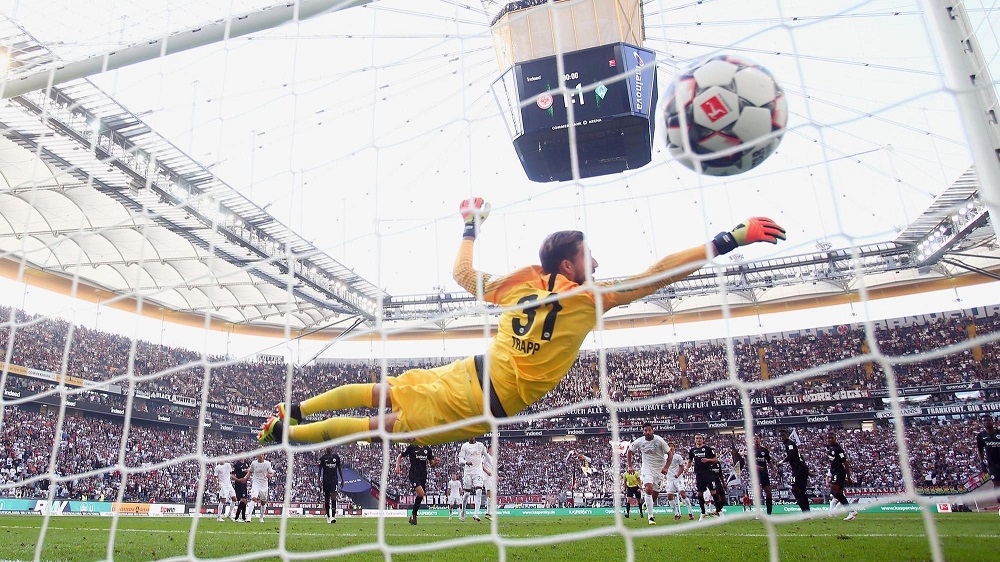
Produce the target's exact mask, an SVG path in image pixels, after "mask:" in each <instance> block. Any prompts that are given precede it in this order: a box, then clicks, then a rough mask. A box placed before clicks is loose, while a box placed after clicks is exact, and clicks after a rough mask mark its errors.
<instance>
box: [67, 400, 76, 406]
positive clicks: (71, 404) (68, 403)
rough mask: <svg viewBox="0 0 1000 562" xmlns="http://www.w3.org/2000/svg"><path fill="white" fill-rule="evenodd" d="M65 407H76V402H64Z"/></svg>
mask: <svg viewBox="0 0 1000 562" xmlns="http://www.w3.org/2000/svg"><path fill="white" fill-rule="evenodd" d="M66 405H67V406H76V400H67V401H66Z"/></svg>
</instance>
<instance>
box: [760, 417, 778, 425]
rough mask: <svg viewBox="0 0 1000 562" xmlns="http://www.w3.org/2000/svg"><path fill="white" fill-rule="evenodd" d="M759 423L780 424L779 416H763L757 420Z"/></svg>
mask: <svg viewBox="0 0 1000 562" xmlns="http://www.w3.org/2000/svg"><path fill="white" fill-rule="evenodd" d="M756 424H757V425H778V418H761V419H759V420H757V422H756Z"/></svg>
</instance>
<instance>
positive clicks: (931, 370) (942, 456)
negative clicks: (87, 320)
mask: <svg viewBox="0 0 1000 562" xmlns="http://www.w3.org/2000/svg"><path fill="white" fill-rule="evenodd" d="M0 322H2V323H3V328H2V329H0V345H2V346H3V349H6V350H7V352H8V354H9V357H10V360H9V363H10V364H11V365H16V366H21V367H25V368H30V369H36V370H39V371H45V372H49V373H58V374H65V375H68V376H72V377H79V378H80V379H84V380H86V381H91V382H99V383H100V382H103V383H106V384H104V385H103V386H101V385H98V386H96V387H94V386H91V387H88V388H87V389H86V390H84V389H72V390H69V391H68V393H67V398H68V399H70V400H74V401H76V402H77V403H79V402H81V401H82V402H85V403H90V404H101V405H104V406H110V407H115V408H121V409H124V408H125V407H126V406H127V405H128V404H129V399H128V398H129V397H128V396H126V395H124V394H121V393H116V392H115V391H114V387H113V386H110V384H112V383H113V384H117V385H118V386H120V387H121V386H127V382H128V381H129V380H130V379H129V376H132V377H141V380H135V379H134V378H133V379H132V380H133V381H134V382H135V387H136V388H137V389H138V390H140V391H142V392H145V393H146V396H147V397H141V396H140V394H136V395H135V396H133V397H132V405H133V408H134V410H135V411H140V412H150V413H153V414H164V415H176V416H181V417H187V418H198V417H199V414H200V406H199V405H198V401H196V400H194V397H199V396H201V389H202V383H203V380H204V377H205V376H206V374H207V375H208V376H210V379H209V401H210V403H211V404H217V405H226V406H227V407H228V408H229V410H228V411H221V410H220V409H218V408H215V407H211V408H208V409H207V417H208V420H206V421H218V422H220V423H229V424H234V425H235V424H241V425H252V424H255V423H257V420H256V419H253V416H248V415H247V412H249V411H250V408H252V407H258V408H259V407H261V406H262V405H269V404H273V403H274V402H276V401H278V400H280V397H281V396H282V394H283V392H284V388H285V377H287V376H292V377H294V378H295V384H294V385H293V389H294V391H295V395H294V397H293V398H302V397H303V394H304V393H307V392H311V391H312V390H313V389H316V388H330V387H333V386H338V385H341V384H345V383H351V382H362V381H371V380H373V379H378V378H379V377H380V376H381V372H380V371H379V369H378V368H376V367H373V366H370V365H367V364H363V363H357V362H354V363H342V364H336V363H322V364H315V365H309V366H306V367H304V368H299V367H294V366H289V365H287V364H285V363H284V362H282V361H280V360H278V361H275V360H273V359H267V360H254V361H236V360H232V359H229V358H224V357H206V356H202V355H200V354H198V353H197V352H194V351H190V350H185V349H179V348H171V347H164V346H159V345H154V344H152V343H149V342H133V341H132V340H130V339H128V338H126V337H124V336H119V335H115V334H111V333H108V332H103V331H99V330H93V329H89V328H85V327H80V326H74V325H71V324H70V323H68V322H65V321H61V320H55V319H50V318H46V317H41V316H33V315H29V314H26V313H24V312H23V311H20V310H16V309H10V308H3V307H0ZM998 332H1000V315H996V314H994V315H990V316H983V317H972V316H968V315H950V316H942V317H939V318H935V319H932V320H930V321H924V322H913V323H909V324H906V323H901V322H896V323H888V322H886V323H878V324H877V325H876V328H875V331H874V334H873V335H874V340H875V341H876V342H877V345H878V349H879V351H880V353H881V354H882V355H884V356H885V357H888V358H889V359H890V363H892V361H891V359H892V358H894V357H905V356H907V355H912V354H914V353H925V352H932V351H937V352H939V353H940V350H942V349H944V348H947V347H949V346H954V345H957V344H961V343H963V342H966V341H967V340H968V339H969V338H970V337H971V336H973V335H979V336H982V335H984V334H993V333H998ZM733 345H734V356H735V358H736V361H735V367H736V369H735V370H736V375H737V377H738V378H739V379H740V380H741V381H746V382H751V381H760V380H764V379H768V380H772V381H774V385H773V386H769V387H768V388H767V389H765V390H762V391H755V393H754V396H776V395H781V394H791V393H814V392H831V391H836V390H843V389H856V388H879V387H882V386H884V382H883V381H884V380H885V376H886V373H884V372H883V364H882V363H881V362H879V361H871V360H870V359H871V357H868V356H866V354H868V353H869V351H870V350H869V349H868V344H867V341H866V334H865V333H864V331H862V330H859V329H854V328H851V327H848V326H841V327H839V328H838V329H835V330H827V331H824V332H823V333H821V334H810V335H806V336H801V337H774V336H771V337H768V338H757V339H754V340H752V341H751V340H749V339H748V340H740V341H735V342H734V344H733ZM130 356H133V357H134V361H132V362H131V363H130V361H129V357H130ZM726 357H727V350H726V345H725V343H724V342H698V343H692V344H682V345H678V346H673V347H668V346H663V347H659V348H647V349H628V350H608V352H607V353H606V365H607V369H606V376H603V377H602V376H600V372H599V369H598V358H597V355H596V354H594V353H582V354H581V355H580V357H579V359H578V361H577V362H576V364H575V365H574V366H573V367H572V369H571V371H570V373H569V374H568V375H567V376H566V378H565V379H564V380H563V381H562V383H561V384H560V385H559V386H557V387H556V389H554V390H553V391H552V392H551V393H549V394H548V395H547V396H546V397H545V398H543V399H542V400H541V401H540V402H538V403H536V404H535V405H534V406H532V407H531V408H529V409H528V410H527V411H526V412H525V413H526V414H534V413H542V412H544V411H545V410H546V409H549V408H553V407H562V406H567V405H572V404H576V403H579V402H581V401H585V400H590V399H593V398H595V397H597V396H599V395H600V385H601V384H607V385H608V387H609V390H610V395H611V397H612V398H613V399H614V400H615V401H616V402H620V403H628V402H630V401H634V400H637V399H643V398H648V397H659V396H664V395H667V394H669V393H671V392H676V391H678V390H682V389H686V388H696V387H698V386H700V385H704V384H708V383H712V382H716V381H722V380H727V379H728V377H729V372H728V367H727V361H726ZM998 357H1000V341H997V340H993V341H989V342H986V343H984V344H982V345H981V346H975V347H971V348H970V349H964V350H960V351H954V352H949V353H944V354H942V355H941V356H940V357H934V358H932V359H924V360H922V361H919V362H914V363H908V364H905V365H904V364H894V366H893V374H894V375H895V376H896V383H897V385H898V386H899V387H907V386H917V385H922V384H941V383H950V382H975V381H992V380H998V379H1000V376H998V375H1000V368H998V366H997V358H998ZM842 360H848V361H849V364H847V365H844V366H841V367H840V368H838V369H831V370H824V371H822V372H820V373H818V374H817V375H816V376H812V377H809V378H807V379H802V380H794V381H788V382H782V380H781V379H782V378H783V377H787V376H789V375H793V374H795V373H798V372H801V371H804V370H806V369H811V368H816V367H821V366H823V365H829V364H832V363H835V362H837V361H842ZM439 361H440V360H438V359H430V358H428V359H427V360H425V361H423V362H421V363H419V364H422V365H431V364H436V363H438V362H439ZM130 365H131V367H129V366H130ZM412 366H415V364H414V363H413V362H412V361H411V362H408V363H407V364H405V365H404V364H402V363H399V364H392V365H390V367H389V373H388V374H395V373H398V372H401V371H403V370H404V369H405V368H409V367H412ZM130 368H131V372H129V369H130ZM4 381H5V382H4V387H3V390H4V391H5V392H6V391H14V392H17V393H18V394H20V395H24V394H27V395H31V394H36V393H50V394H55V395H56V396H57V397H58V396H59V394H58V387H57V386H56V385H55V384H54V383H53V382H52V381H48V380H43V379H37V378H32V377H30V376H24V375H23V374H17V373H14V372H13V371H12V372H9V373H7V374H6V377H5V379H4ZM22 391H25V392H22ZM994 392H995V391H991V390H984V391H982V392H981V395H980V397H981V398H982V399H990V398H993V397H994V396H995V394H994ZM175 396H181V397H188V398H190V400H189V401H187V402H186V403H182V404H178V403H175V402H172V401H171V397H175ZM737 398H738V393H737V392H736V391H735V390H734V389H733V388H724V389H719V390H713V391H711V392H704V393H701V394H699V395H698V396H697V397H695V398H691V400H722V399H728V400H735V399H737ZM957 399H958V398H957V397H956V396H955V395H954V394H938V395H933V396H932V397H930V398H929V399H928V400H929V403H949V402H954V401H956V400H957ZM880 406H881V404H879V403H878V402H877V401H876V400H874V399H857V400H841V401H836V402H832V403H826V404H795V405H790V406H780V407H779V406H774V405H765V406H760V407H757V408H755V410H754V414H755V415H757V416H774V417H778V416H783V415H795V414H816V413H828V412H849V411H871V410H873V409H876V408H878V407H880ZM50 408H51V407H50ZM741 416H742V413H741V411H740V410H739V409H738V408H736V407H735V406H733V407H729V408H721V407H720V408H701V409H697V410H691V411H678V412H677V413H670V414H663V413H658V414H655V415H653V416H652V419H653V420H654V421H657V422H683V421H687V422H691V421H706V420H719V419H737V418H739V417H741ZM595 420H597V421H596V424H597V425H600V424H606V423H608V418H607V416H606V415H605V416H600V415H598V416H593V415H586V416H585V415H579V416H577V415H568V416H563V417H559V418H546V417H540V418H538V419H533V420H530V421H525V422H523V423H520V424H516V425H513V426H511V427H514V428H527V427H530V428H553V427H580V426H583V425H585V424H586V425H587V426H593V425H595ZM641 421H642V418H640V417H638V416H624V417H623V418H622V419H621V421H620V425H619V427H620V428H621V429H622V431H623V433H624V434H626V435H629V436H632V435H635V434H637V433H638V424H639V423H640V422H641ZM908 423H909V425H908V427H907V428H906V438H907V440H908V442H909V445H910V452H911V462H912V464H911V468H912V469H913V471H914V474H916V475H918V477H919V478H920V482H918V484H923V485H927V486H936V487H941V488H942V489H959V488H960V487H961V486H963V485H964V483H965V482H966V481H967V480H968V479H969V478H970V477H972V476H974V475H976V474H978V466H977V464H976V463H975V459H974V457H975V455H974V452H973V451H971V435H972V428H970V427H969V424H968V423H967V422H964V421H956V420H953V419H945V418H937V419H934V420H930V421H920V420H910V421H909V422H908ZM0 424H2V425H0V446H2V448H0V485H5V486H6V488H4V489H2V490H0V494H4V493H7V492H8V491H11V490H16V492H17V493H19V494H27V495H33V496H40V495H45V494H46V493H47V485H48V484H49V480H48V478H47V475H48V473H49V467H50V466H54V467H55V474H56V476H57V477H56V479H55V480H56V481H57V482H56V483H55V485H56V486H57V493H58V495H59V496H60V497H63V496H65V497H82V496H88V497H100V496H104V497H106V498H112V497H115V496H116V495H117V493H118V492H119V490H120V489H121V487H122V481H123V477H122V472H124V473H125V477H124V491H123V492H122V494H123V497H124V499H128V500H143V501H145V500H148V499H149V498H151V497H157V498H162V499H168V498H169V499H176V500H185V501H192V500H193V499H194V498H195V497H196V496H197V493H198V483H199V482H202V481H204V480H205V474H207V473H209V472H210V467H209V468H204V470H203V466H202V465H201V464H199V462H197V460H196V457H195V454H196V452H197V440H198V432H197V431H195V430H193V429H182V428H180V427H174V426H169V425H156V424H154V423H151V422H145V421H139V420H133V421H132V423H131V425H130V427H129V432H128V439H127V440H126V443H125V445H124V447H123V446H122V435H123V430H124V428H123V426H122V423H121V418H120V417H118V418H115V417H113V416H104V417H102V416H99V415H90V414H82V413H81V412H79V411H77V410H76V409H74V408H72V407H71V408H69V409H67V412H66V418H65V420H64V424H63V426H62V428H61V429H60V431H59V436H60V438H59V439H58V440H57V446H56V454H55V458H54V459H53V458H52V451H53V441H54V436H55V431H56V427H55V426H56V419H55V418H54V417H53V415H51V414H49V413H39V409H38V406H37V404H34V403H32V402H27V403H25V404H23V405H22V407H14V406H10V405H7V406H5V407H3V409H2V410H0ZM823 431H825V428H820V429H815V428H805V427H804V428H801V429H800V435H802V436H804V438H805V440H806V442H807V443H816V444H817V445H816V446H815V447H814V448H812V449H810V448H809V447H808V446H806V447H804V450H805V451H806V454H807V455H809V457H808V458H809V462H810V464H811V465H813V466H814V467H816V468H814V474H813V481H812V482H811V484H813V485H815V486H817V487H822V485H823V481H822V480H823V472H824V471H823V470H822V469H821V467H824V466H825V464H824V463H825V461H824V457H823V455H824V452H823V449H822V446H821V444H822V435H820V434H821V433H822V432H823ZM838 431H840V432H841V433H843V435H842V443H843V444H844V446H845V448H847V449H848V450H849V451H851V452H852V455H854V456H855V457H856V458H858V459H865V460H866V461H870V462H866V463H865V465H864V466H859V467H858V469H857V470H856V472H857V475H858V481H859V484H861V485H865V486H871V487H886V488H893V487H897V488H898V487H899V486H900V484H901V473H900V471H899V460H898V458H896V456H895V455H896V447H895V446H894V445H893V443H894V434H893V432H892V429H891V427H890V426H885V425H879V426H876V427H875V428H874V429H873V430H872V431H860V430H857V431H854V430H838ZM667 437H668V438H669V437H673V438H674V439H676V440H677V442H678V443H679V444H681V446H682V447H685V446H687V444H689V443H690V442H691V435H690V434H684V433H680V434H670V435H668V436H667ZM718 440H719V441H720V442H728V438H724V437H718ZM765 441H766V442H767V443H768V444H769V445H770V446H771V448H772V450H777V448H776V447H775V445H776V443H775V442H774V440H773V437H771V436H770V435H768V437H767V439H766V440H765ZM256 447H257V445H256V442H255V441H252V440H251V439H249V438H248V437H246V436H238V435H236V434H230V433H222V432H218V431H207V432H206V438H205V439H204V450H203V452H202V454H203V455H204V456H205V457H207V458H208V459H209V460H210V461H211V460H213V459H214V458H215V457H219V456H227V458H228V457H236V456H244V455H249V454H251V453H252V452H253V451H254V450H255V449H256ZM393 447H395V446H393ZM569 448H572V449H574V450H575V452H576V453H579V454H584V455H586V456H587V457H589V458H590V459H591V463H590V464H589V466H588V467H587V470H586V471H584V470H583V468H582V467H581V466H580V465H579V463H577V462H576V460H575V459H569V460H567V454H568V449H569ZM717 448H719V449H720V452H722V454H723V457H724V459H725V460H726V461H727V462H729V463H731V459H729V452H728V447H723V446H721V445H718V444H717ZM437 450H438V456H439V457H441V458H442V459H445V461H446V462H444V463H443V464H442V466H441V467H439V468H437V469H434V470H432V473H431V477H430V481H429V485H430V486H431V487H435V486H436V487H438V488H442V487H443V486H444V483H445V482H446V481H447V480H448V478H449V475H450V474H451V473H453V471H454V470H455V466H454V463H453V462H449V461H450V460H453V459H454V458H455V457H456V456H457V451H458V445H456V444H449V445H443V446H440V447H438V448H437ZM609 450H610V447H609V443H608V441H607V439H606V438H596V437H595V438H583V439H579V440H578V441H576V442H574V443H572V444H567V443H557V442H550V441H546V440H541V439H537V440H521V441H505V442H504V446H503V447H501V448H500V453H499V459H498V461H499V472H500V493H501V494H547V493H550V492H553V491H556V490H569V489H576V490H581V489H588V490H592V491H593V492H594V493H598V492H607V489H608V487H609V486H610V482H611V475H612V474H613V473H614V472H615V471H618V470H620V469H621V467H620V466H618V467H612V466H611V456H610V453H609ZM338 452H339V454H341V456H342V457H344V460H345V462H346V463H347V464H348V466H352V467H355V468H356V469H357V470H358V471H359V472H361V473H362V474H364V475H366V476H367V477H368V478H369V479H370V480H372V481H373V482H374V483H375V484H376V485H378V482H379V480H380V477H381V466H382V459H383V453H382V447H381V446H368V447H363V446H352V447H340V451H338ZM390 453H391V455H390V456H393V457H394V456H395V453H396V449H395V448H393V450H392V451H390ZM315 458H316V454H315V453H311V452H308V453H306V452H303V453H297V454H296V455H295V458H294V462H293V466H294V480H293V482H294V485H293V488H292V490H293V499H312V498H313V496H314V491H313V490H312V487H313V486H312V484H311V483H312V482H313V481H314V480H315V464H316V463H315ZM177 459H186V460H181V461H179V462H178V461H177ZM271 460H272V462H274V463H275V465H276V467H277V468H279V469H280V470H279V474H280V471H283V470H284V463H285V461H286V457H285V456H284V455H279V454H275V455H272V458H271ZM53 462H54V465H53ZM122 469H124V470H122ZM18 482H26V484H25V485H21V486H12V485H11V483H18ZM284 483H285V480H284V478H282V477H280V476H279V477H278V478H276V479H275V481H274V482H273V483H272V489H274V490H276V493H278V494H283V493H284V492H283V488H284ZM388 487H389V490H390V492H392V493H402V492H404V491H405V490H406V489H407V486H406V482H405V480H404V476H399V475H396V474H394V473H390V474H389V476H388ZM213 489H214V488H211V487H209V490H213Z"/></svg>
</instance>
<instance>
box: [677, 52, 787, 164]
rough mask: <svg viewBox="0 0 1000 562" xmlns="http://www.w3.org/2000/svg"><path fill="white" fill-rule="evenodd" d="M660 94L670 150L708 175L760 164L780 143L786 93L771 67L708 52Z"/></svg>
mask: <svg viewBox="0 0 1000 562" xmlns="http://www.w3.org/2000/svg"><path fill="white" fill-rule="evenodd" d="M664 98H665V99H666V100H667V101H666V103H665V104H664V106H663V108H664V109H663V112H664V119H665V124H666V128H667V129H666V131H667V134H666V137H667V148H668V149H669V150H670V154H671V155H673V157H674V158H675V159H676V160H677V161H678V162H680V163H681V164H683V165H684V166H686V167H688V168H690V169H692V170H694V171H696V172H701V173H703V174H707V175H710V176H731V175H734V174H740V173H743V172H746V171H748V170H751V169H753V168H755V167H756V166H758V165H759V164H760V163H761V162H763V161H764V160H766V159H767V157H768V156H770V155H771V154H772V153H773V152H774V150H775V148H777V147H778V143H780V142H781V135H782V134H783V133H784V131H785V125H786V124H787V122H788V104H787V102H786V101H785V93H784V91H782V89H781V86H779V85H778V83H777V82H776V81H775V80H774V77H773V76H772V75H771V73H770V72H768V70H767V69H766V68H764V67H762V66H760V65H759V64H756V63H754V62H752V61H750V60H748V59H745V58H741V57H734V56H731V55H721V56H716V57H712V58H710V59H707V60H704V61H702V62H699V63H697V64H695V65H694V66H692V67H691V68H689V69H688V70H686V71H685V72H683V73H681V74H679V75H677V76H676V77H675V78H674V80H673V82H672V83H671V85H670V87H669V88H668V89H667V93H666V96H664ZM682 111H683V116H684V117H685V119H684V120H683V121H682V119H681V117H682V116H681V112H682ZM685 139H686V140H687V145H685ZM737 146H740V147H741V148H739V149H735V150H734V147H737ZM723 151H724V152H723ZM720 152H721V153H720ZM692 154H693V155H695V157H692ZM715 154H718V156H715V157H713V155H715ZM701 157H705V159H701Z"/></svg>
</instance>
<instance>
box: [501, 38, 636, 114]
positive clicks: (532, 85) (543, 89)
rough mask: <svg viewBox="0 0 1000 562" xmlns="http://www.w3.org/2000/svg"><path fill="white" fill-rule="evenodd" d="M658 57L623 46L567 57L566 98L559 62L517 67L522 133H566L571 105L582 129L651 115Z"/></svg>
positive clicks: (538, 61) (552, 60) (549, 59)
mask: <svg viewBox="0 0 1000 562" xmlns="http://www.w3.org/2000/svg"><path fill="white" fill-rule="evenodd" d="M654 58H655V55H654V54H653V53H652V52H651V51H646V50H644V49H639V48H637V47H632V46H630V45H625V44H622V43H613V44H610V45H602V46H600V47H593V48H590V49H584V50H582V51H574V52H570V53H566V54H564V55H563V77H564V79H565V85H566V89H567V90H569V91H568V92H566V93H565V95H564V94H563V93H561V92H560V91H559V72H558V69H557V59H556V57H546V58H543V59H536V60H533V61H528V62H524V63H521V64H518V65H515V67H514V70H515V76H514V78H515V80H516V83H517V94H518V97H519V99H520V102H521V124H522V127H523V129H522V131H521V132H532V131H541V130H558V129H560V128H566V127H567V126H568V125H569V120H568V107H569V106H571V105H572V107H573V117H574V121H575V124H576V125H577V126H581V127H586V126H588V125H592V124H594V123H601V122H603V121H604V120H606V119H614V118H616V117H620V116H624V115H637V114H639V115H645V116H648V115H649V111H650V105H652V104H651V103H650V102H651V101H652V100H653V73H654V68H655V67H654V65H653V62H654ZM643 102H645V103H643Z"/></svg>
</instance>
